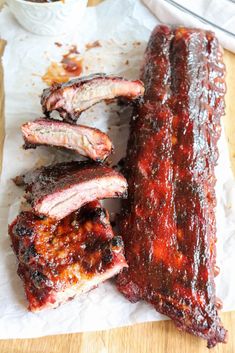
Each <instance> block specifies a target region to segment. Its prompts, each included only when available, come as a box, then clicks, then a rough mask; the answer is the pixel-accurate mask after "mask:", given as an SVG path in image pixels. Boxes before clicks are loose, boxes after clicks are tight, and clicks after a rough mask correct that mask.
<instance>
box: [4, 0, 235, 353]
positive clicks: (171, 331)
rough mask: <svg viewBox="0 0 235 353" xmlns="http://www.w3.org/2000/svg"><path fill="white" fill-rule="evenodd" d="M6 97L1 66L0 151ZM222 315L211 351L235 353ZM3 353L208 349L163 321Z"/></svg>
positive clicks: (232, 78)
mask: <svg viewBox="0 0 235 353" xmlns="http://www.w3.org/2000/svg"><path fill="white" fill-rule="evenodd" d="M99 2H100V1H99V0H93V1H89V3H90V5H94V4H97V3H99ZM0 3H1V0H0ZM120 4H121V0H120ZM120 6H121V5H120ZM3 48H4V44H3V42H1V41H0V57H1V52H2V51H3ZM225 62H226V66H227V86H228V91H227V96H226V104H227V114H226V117H225V119H224V122H225V126H226V133H227V136H228V140H229V146H230V157H231V162H232V166H233V171H234V172H235V104H234V99H235V55H234V54H232V53H230V52H228V51H225ZM3 97H4V89H3V85H2V71H1V67H0V117H1V119H0V144H1V145H0V152H2V142H3V136H4V128H3V121H4V119H3ZM0 155H1V153H0ZM221 236H222V234H221ZM233 270H234V269H231V271H233ZM234 295H235V294H234ZM0 315H1V313H0ZM120 315H122V313H121V312H120ZM221 317H222V320H223V323H224V326H225V327H226V328H227V329H228V330H229V341H228V343H227V344H226V345H224V344H219V345H218V346H217V347H216V348H214V349H213V350H212V352H213V353H235V312H229V313H224V314H221ZM55 325H56V323H55ZM0 353H208V349H207V348H206V342H205V341H204V340H201V339H199V338H196V337H193V336H191V335H189V334H186V333H182V332H180V331H178V330H177V329H176V328H175V326H174V324H173V323H172V322H171V321H162V322H153V323H147V324H137V325H134V326H130V327H126V328H120V329H114V330H109V331H101V332H93V333H82V334H68V335H58V336H49V337H43V338H37V339H24V340H0Z"/></svg>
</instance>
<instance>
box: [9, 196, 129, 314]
mask: <svg viewBox="0 0 235 353" xmlns="http://www.w3.org/2000/svg"><path fill="white" fill-rule="evenodd" d="M9 234H10V237H11V240H12V245H13V249H14V251H15V253H16V255H17V258H18V261H19V266H18V274H19V276H20V277H21V278H22V280H23V282H24V287H25V293H26V296H27V299H28V302H29V307H28V308H29V310H31V311H33V312H37V311H40V310H42V309H45V308H56V307H57V306H58V305H60V304H63V303H65V302H66V301H68V300H70V299H72V298H73V297H75V296H76V295H79V294H81V293H85V292H88V291H89V290H91V289H93V288H94V287H96V286H97V285H98V284H100V283H101V282H103V281H105V280H107V279H108V278H110V277H112V276H114V275H116V274H117V273H118V272H119V271H120V270H121V269H122V268H123V267H126V266H127V265H126V261H125V258H124V255H123V242H122V238H121V237H120V236H114V234H113V231H112V227H111V225H110V223H109V216H108V213H107V211H106V210H105V209H103V208H102V207H101V206H100V204H99V202H97V201H95V202H92V203H89V204H88V205H86V206H84V207H83V208H82V209H80V210H79V211H76V212H74V213H72V214H70V215H69V216H67V217H66V218H64V219H62V220H60V221H55V220H53V219H51V218H46V217H45V218H40V217H38V216H36V215H35V214H33V213H32V212H29V211H24V212H21V213H20V214H19V216H18V217H17V218H16V220H15V221H14V222H13V223H12V224H11V225H10V227H9Z"/></svg>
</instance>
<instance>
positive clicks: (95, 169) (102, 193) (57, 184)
mask: <svg viewBox="0 0 235 353" xmlns="http://www.w3.org/2000/svg"><path fill="white" fill-rule="evenodd" d="M15 183H16V184H17V185H25V186H26V198H27V199H28V201H29V202H30V204H31V205H32V207H33V210H34V211H35V213H36V214H39V215H45V216H48V217H52V218H56V219H58V220H59V219H62V218H63V217H65V216H67V215H68V214H70V213H71V212H73V211H75V210H77V209H78V208H80V207H82V206H83V205H85V204H86V203H88V202H91V201H94V200H100V199H106V198H116V197H125V196H126V193H127V182H126V179H125V178H124V177H123V176H122V175H121V174H120V173H118V172H117V171H115V170H113V169H112V168H110V167H107V166H105V165H102V164H98V163H88V162H67V163H59V164H56V165H52V166H49V167H42V168H39V169H37V170H35V171H34V172H30V173H28V174H26V175H25V176H20V177H17V178H16V179H15Z"/></svg>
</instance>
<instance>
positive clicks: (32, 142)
mask: <svg viewBox="0 0 235 353" xmlns="http://www.w3.org/2000/svg"><path fill="white" fill-rule="evenodd" d="M21 131H22V134H23V138H24V141H25V144H24V148H25V149H28V148H35V147H36V146H38V145H48V146H57V147H63V148H67V149H71V150H74V151H75V152H77V153H79V154H80V155H82V156H85V157H89V158H91V159H93V160H95V161H103V160H105V159H106V158H107V157H108V156H109V155H110V154H111V152H112V149H113V146H112V142H111V141H110V139H109V137H108V136H107V135H106V134H105V133H103V132H102V131H100V130H98V129H95V128H92V127H88V126H84V125H75V124H68V123H65V122H62V121H55V120H52V119H37V120H35V121H30V122H27V123H25V124H23V125H22V127H21Z"/></svg>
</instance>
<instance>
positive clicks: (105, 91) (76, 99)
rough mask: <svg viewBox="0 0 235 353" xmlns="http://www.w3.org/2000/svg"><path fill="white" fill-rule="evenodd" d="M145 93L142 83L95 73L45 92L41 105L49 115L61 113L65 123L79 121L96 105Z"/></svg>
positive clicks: (133, 97)
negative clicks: (82, 115) (54, 111)
mask: <svg viewBox="0 0 235 353" xmlns="http://www.w3.org/2000/svg"><path fill="white" fill-rule="evenodd" d="M143 93H144V86H143V83H142V82H141V81H138V80H136V81H128V80H126V79H124V78H122V77H117V76H107V75H106V74H94V75H89V76H86V77H81V78H76V79H74V80H71V81H68V82H66V83H63V84H57V85H53V86H51V87H50V88H47V89H44V90H43V94H42V98H41V104H42V109H43V112H44V113H45V114H46V115H47V116H49V115H50V113H51V112H52V111H53V110H57V111H58V112H59V114H60V116H61V117H62V118H63V119H64V120H66V121H69V122H76V121H77V119H78V117H79V115H80V114H81V113H82V112H83V111H84V110H86V109H88V108H90V107H91V106H93V105H94V104H96V103H99V102H101V101H103V100H105V101H109V100H113V99H114V98H124V99H125V100H129V101H130V100H134V99H137V98H139V97H141V96H142V95H143Z"/></svg>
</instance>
